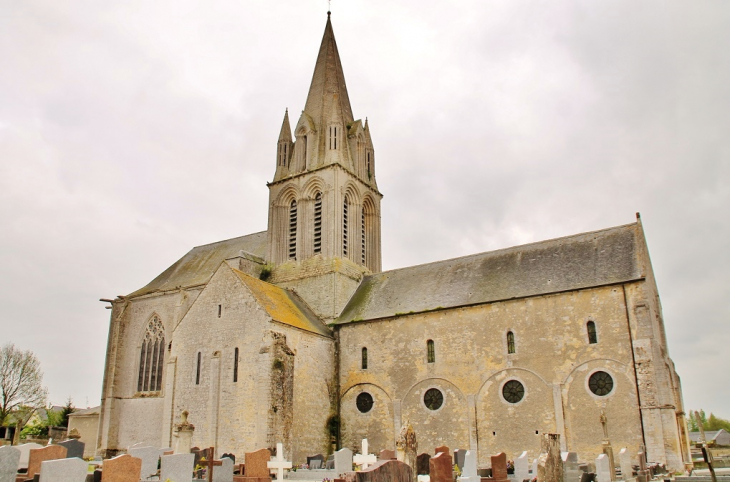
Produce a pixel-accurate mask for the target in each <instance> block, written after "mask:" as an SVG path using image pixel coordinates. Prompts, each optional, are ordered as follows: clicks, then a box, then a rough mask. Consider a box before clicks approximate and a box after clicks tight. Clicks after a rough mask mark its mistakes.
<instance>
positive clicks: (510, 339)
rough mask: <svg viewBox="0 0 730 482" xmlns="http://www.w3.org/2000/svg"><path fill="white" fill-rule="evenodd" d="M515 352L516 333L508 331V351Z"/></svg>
mask: <svg viewBox="0 0 730 482" xmlns="http://www.w3.org/2000/svg"><path fill="white" fill-rule="evenodd" d="M514 352H515V334H514V333H512V332H511V331H508V332H507V353H514Z"/></svg>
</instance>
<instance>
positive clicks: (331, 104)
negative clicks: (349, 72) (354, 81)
mask: <svg viewBox="0 0 730 482" xmlns="http://www.w3.org/2000/svg"><path fill="white" fill-rule="evenodd" d="M338 110H339V112H337V111H338ZM304 112H306V113H307V114H308V115H310V116H311V117H312V119H313V120H314V122H315V123H316V124H317V125H318V126H322V125H323V121H325V122H326V121H329V117H330V116H332V115H337V116H339V117H341V119H342V121H343V122H344V123H345V124H347V123H350V122H352V121H353V120H354V119H353V117H352V107H351V106H350V98H349V96H348V95H347V86H346V85H345V74H344V73H343V71H342V63H341V62H340V54H339V52H338V51H337V42H335V34H334V31H333V30H332V22H331V20H330V13H329V12H327V25H326V26H325V29H324V36H323V37H322V44H321V45H320V47H319V54H318V55H317V63H316V65H315V66H314V74H313V75H312V84H311V85H310V87H309V94H308V95H307V103H306V104H305V107H304ZM325 115H326V116H327V117H325Z"/></svg>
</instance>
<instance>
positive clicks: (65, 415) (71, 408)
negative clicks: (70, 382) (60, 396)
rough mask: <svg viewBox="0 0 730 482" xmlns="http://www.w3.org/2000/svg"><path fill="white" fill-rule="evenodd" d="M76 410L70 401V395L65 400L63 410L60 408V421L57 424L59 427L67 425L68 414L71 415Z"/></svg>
mask: <svg viewBox="0 0 730 482" xmlns="http://www.w3.org/2000/svg"><path fill="white" fill-rule="evenodd" d="M75 411H76V407H74V404H73V402H72V401H71V397H68V400H66V405H64V407H63V410H61V421H60V423H59V424H58V426H59V427H68V416H69V415H71V414H72V413H74V412H75Z"/></svg>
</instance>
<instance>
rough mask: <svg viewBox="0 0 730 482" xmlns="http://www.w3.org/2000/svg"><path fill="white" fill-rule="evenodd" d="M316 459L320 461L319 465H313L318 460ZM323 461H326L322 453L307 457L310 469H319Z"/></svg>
mask: <svg viewBox="0 0 730 482" xmlns="http://www.w3.org/2000/svg"><path fill="white" fill-rule="evenodd" d="M316 461H319V467H313V466H312V463H313V462H316ZM322 462H324V455H322V454H317V455H312V456H309V457H307V465H308V466H309V468H310V469H319V468H320V467H321V466H322Z"/></svg>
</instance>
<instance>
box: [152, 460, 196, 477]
mask: <svg viewBox="0 0 730 482" xmlns="http://www.w3.org/2000/svg"><path fill="white" fill-rule="evenodd" d="M194 462H195V454H174V455H163V456H162V460H161V463H160V480H163V481H166V480H167V479H170V482H192V480H193V468H195V465H193V464H194Z"/></svg>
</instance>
